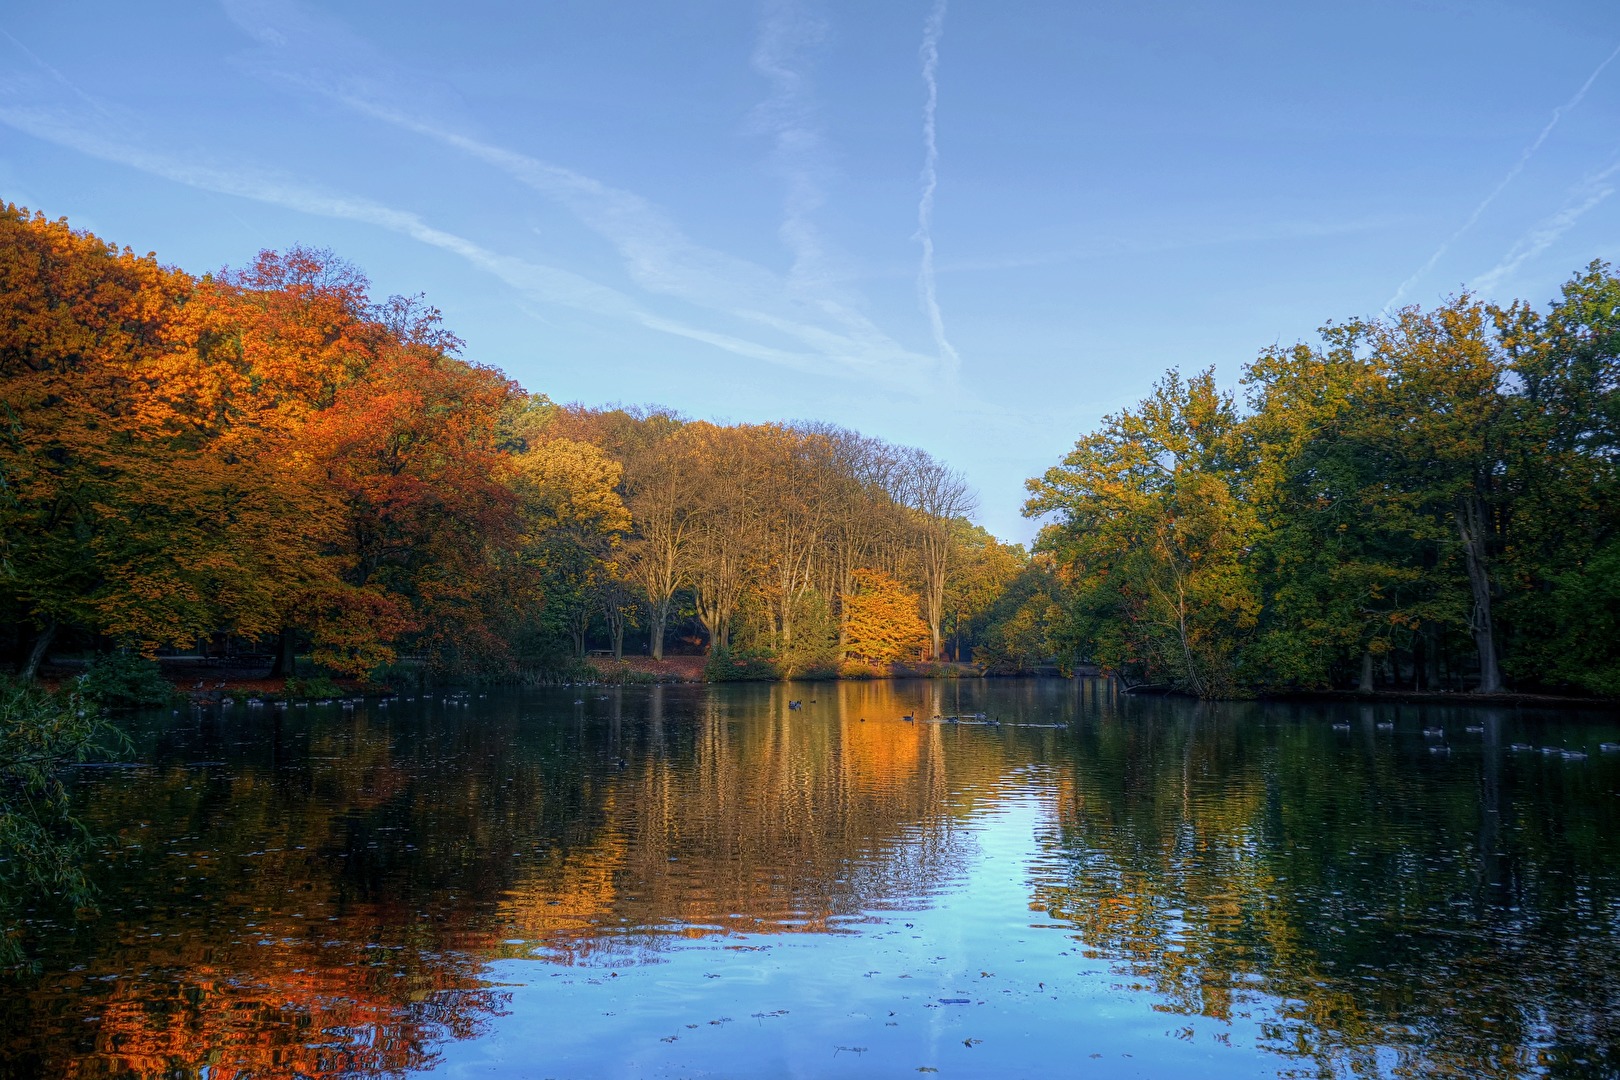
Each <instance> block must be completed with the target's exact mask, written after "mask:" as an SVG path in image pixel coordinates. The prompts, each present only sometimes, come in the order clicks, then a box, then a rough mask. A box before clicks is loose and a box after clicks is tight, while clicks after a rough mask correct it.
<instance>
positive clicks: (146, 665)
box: [76, 652, 175, 709]
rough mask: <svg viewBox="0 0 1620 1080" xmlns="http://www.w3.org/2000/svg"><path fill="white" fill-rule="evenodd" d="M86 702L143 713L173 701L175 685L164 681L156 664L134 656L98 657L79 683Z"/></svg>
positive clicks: (79, 689)
mask: <svg viewBox="0 0 1620 1080" xmlns="http://www.w3.org/2000/svg"><path fill="white" fill-rule="evenodd" d="M76 689H77V691H78V693H79V694H80V695H81V696H82V697H83V698H84V700H85V701H87V702H90V703H91V704H93V705H97V706H100V707H101V708H103V709H142V708H152V707H155V706H158V705H167V704H169V702H171V701H173V700H174V697H175V689H174V684H173V683H171V682H169V680H168V679H165V678H164V677H163V672H162V671H161V670H160V669H159V668H158V666H157V662H156V661H154V660H148V659H146V657H144V656H138V655H136V654H135V653H127V652H116V653H109V654H107V655H105V656H98V657H96V658H95V659H94V660H92V661H91V662H90V666H89V668H87V669H86V670H85V673H84V674H83V675H80V676H79V678H78V680H77V687H76Z"/></svg>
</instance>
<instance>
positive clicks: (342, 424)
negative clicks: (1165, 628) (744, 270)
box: [0, 206, 1027, 677]
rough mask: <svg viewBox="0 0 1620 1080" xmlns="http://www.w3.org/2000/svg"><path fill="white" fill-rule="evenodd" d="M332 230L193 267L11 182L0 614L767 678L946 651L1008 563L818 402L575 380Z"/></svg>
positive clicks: (990, 599) (91, 629)
mask: <svg viewBox="0 0 1620 1080" xmlns="http://www.w3.org/2000/svg"><path fill="white" fill-rule="evenodd" d="M368 290H369V286H368V283H367V281H366V280H365V278H364V277H363V276H362V275H361V274H360V273H359V272H358V271H357V270H355V269H354V268H353V267H351V266H349V265H348V264H346V263H344V262H342V261H341V260H339V259H337V258H336V257H334V256H332V255H331V254H330V253H326V252H317V251H308V250H301V249H295V250H292V251H289V252H285V253H276V252H264V253H262V254H261V255H260V256H259V257H258V258H257V259H256V260H255V261H254V262H253V264H252V265H251V266H249V267H247V268H246V269H243V270H236V271H225V272H221V273H218V274H208V275H202V276H194V275H191V274H188V273H185V272H184V271H181V270H177V269H174V268H171V267H166V266H163V265H161V264H160V263H159V262H158V261H157V259H156V257H155V256H152V255H147V256H137V255H135V254H134V253H133V252H131V251H129V250H128V249H123V250H120V249H118V248H117V247H115V246H113V245H111V244H108V243H106V242H104V241H102V240H100V239H98V238H96V237H94V236H91V235H89V234H86V233H83V232H79V231H75V230H73V229H72V228H71V227H70V226H69V225H68V224H67V223H66V222H65V221H48V220H46V219H45V218H43V217H42V216H40V215H30V214H29V213H28V212H27V211H25V210H23V209H21V208H18V207H16V206H5V207H4V208H3V209H0V626H3V627H5V628H6V629H5V630H4V631H0V632H3V633H4V634H5V637H4V638H3V639H0V647H3V648H5V649H7V650H9V652H10V653H11V655H12V659H13V661H14V662H13V665H12V666H13V668H14V669H16V670H19V671H20V672H21V673H22V674H23V675H25V676H28V677H31V676H33V675H34V673H35V672H36V671H37V669H38V667H39V665H40V664H41V662H42V661H43V660H44V659H45V657H46V656H47V654H48V652H49V651H50V650H51V649H52V648H53V647H56V648H60V647H66V646H71V647H76V648H81V649H82V648H86V647H90V648H102V649H106V648H123V649H128V650H133V651H136V652H143V653H147V654H151V653H153V652H154V651H156V650H158V649H160V648H164V647H173V648H180V649H189V648H193V647H196V645H197V644H198V643H199V642H207V641H209V640H230V641H236V642H245V643H248V644H250V645H251V646H253V647H256V648H260V649H263V650H264V651H266V652H270V653H273V654H274V656H275V657H276V665H277V670H278V671H279V672H280V673H281V674H291V673H292V671H293V663H294V657H295V656H296V655H298V654H301V653H304V652H308V653H309V654H310V655H311V656H312V657H313V658H314V660H315V661H316V662H318V663H319V664H321V665H323V666H324V667H325V668H327V669H329V670H331V671H333V672H338V673H345V674H350V675H355V676H361V675H368V674H377V673H379V672H386V671H387V670H388V669H389V667H390V666H391V665H394V664H396V663H397V662H399V661H400V659H401V658H402V657H411V658H413V659H414V660H416V661H418V662H420V663H421V664H424V665H426V666H427V667H428V668H431V669H433V670H436V671H439V672H443V673H472V672H477V673H486V674H506V675H512V674H516V675H522V674H525V673H533V672H537V671H546V670H555V669H556V668H557V666H558V665H565V664H567V663H568V662H570V661H572V660H577V659H578V658H580V657H582V656H583V655H584V654H585V653H586V652H587V651H588V649H590V648H592V647H597V648H603V649H611V650H612V651H613V652H614V653H620V652H623V651H624V650H625V648H626V642H627V641H629V642H631V648H632V650H635V651H639V649H638V648H637V646H638V644H639V643H640V642H645V648H646V650H647V651H648V652H650V653H651V654H652V655H653V656H655V657H658V656H662V655H663V652H664V649H665V648H666V644H667V643H668V642H670V641H671V640H672V639H675V640H679V639H681V638H688V639H691V640H692V641H694V642H695V643H696V644H697V645H698V646H699V647H712V648H714V649H719V650H725V651H727V652H728V653H730V652H737V651H741V652H743V653H746V654H748V656H749V657H750V658H751V659H752V660H753V661H757V662H759V663H760V664H762V665H763V667H764V669H765V670H767V671H768V672H770V673H773V674H783V675H793V674H803V673H807V672H811V671H835V670H838V669H840V668H843V667H847V666H849V665H854V666H855V667H857V668H862V669H873V668H882V667H884V666H886V665H888V664H892V663H893V662H895V661H904V660H923V659H928V658H938V657H941V656H943V655H945V654H947V653H949V654H950V655H953V656H962V657H965V656H967V655H969V654H971V651H972V649H973V647H974V645H975V643H976V642H977V640H978V639H979V637H981V636H984V635H985V634H986V627H987V623H986V613H987V612H988V611H989V610H990V608H991V607H992V606H993V605H994V603H995V601H996V600H997V598H998V597H999V596H1000V595H1001V593H1002V591H1003V588H1004V586H1005V585H1006V584H1007V583H1008V582H1010V581H1012V580H1013V579H1014V578H1015V577H1017V576H1018V575H1019V574H1021V573H1025V572H1027V566H1026V563H1027V559H1026V557H1025V555H1024V553H1023V551H1022V550H1021V549H1018V548H1016V547H1008V546H1005V545H1001V544H1000V543H998V542H997V541H996V540H995V539H994V538H992V537H990V536H989V534H987V533H985V532H984V531H983V530H982V529H979V528H977V527H976V526H973V525H972V524H970V522H969V521H968V519H967V515H968V514H969V513H970V512H971V510H972V508H973V502H972V498H971V495H970V493H969V491H968V488H967V486H966V484H965V483H964V481H963V479H962V477H961V476H960V475H959V474H958V473H956V472H954V471H953V470H951V469H950V468H948V467H947V466H945V465H943V464H942V463H940V462H938V461H936V460H935V459H933V458H931V457H930V456H928V455H927V454H925V453H923V452H922V451H920V450H914V449H908V448H903V447H896V446H891V445H888V444H886V443H883V442H881V441H879V440H875V439H870V438H866V437H864V436H861V435H858V434H856V433H854V432H850V431H845V430H842V429H839V428H833V427H829V426H819V425H797V426H791V425H783V424H754V425H734V426H722V425H716V424H711V423H704V422H692V421H687V420H684V419H682V418H680V417H678V416H676V415H674V414H672V413H668V412H664V411H659V410H626V409H609V410H591V409H585V408H581V407H572V406H570V407H563V406H558V405H556V404H554V403H553V402H552V401H550V400H549V399H548V398H546V397H545V396H543V395H538V394H531V393H528V392H525V391H524V390H523V389H521V388H520V387H518V386H517V385H516V384H515V383H513V382H512V381H511V380H509V379H508V378H506V377H505V376H504V375H503V374H502V373H501V372H500V371H498V370H496V369H494V368H490V367H486V366H481V365H479V364H476V363H472V362H470V361H468V360H465V359H463V358H461V356H460V350H461V342H460V341H459V340H458V339H457V338H456V337H455V336H454V335H453V334H451V333H450V332H449V331H448V330H446V329H445V328H444V326H443V325H442V323H441V321H440V318H439V313H438V312H437V311H435V310H434V309H432V308H431V307H428V306H426V305H425V304H424V303H423V302H422V300H421V299H420V298H419V297H418V298H402V297H391V298H389V299H388V300H385V301H382V302H375V301H373V300H372V299H371V297H370V295H369V291H368Z"/></svg>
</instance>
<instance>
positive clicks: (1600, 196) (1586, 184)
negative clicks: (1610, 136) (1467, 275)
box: [1474, 164, 1620, 292]
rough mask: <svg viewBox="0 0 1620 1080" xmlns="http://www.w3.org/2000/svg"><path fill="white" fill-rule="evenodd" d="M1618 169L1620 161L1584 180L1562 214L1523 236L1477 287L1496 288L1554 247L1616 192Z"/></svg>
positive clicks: (1477, 283) (1482, 275)
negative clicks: (1522, 267)
mask: <svg viewBox="0 0 1620 1080" xmlns="http://www.w3.org/2000/svg"><path fill="white" fill-rule="evenodd" d="M1617 172H1620V164H1616V165H1610V166H1609V167H1608V168H1606V169H1603V170H1601V171H1599V172H1596V173H1594V174H1592V175H1591V176H1588V177H1586V178H1585V179H1584V180H1582V181H1581V182H1580V183H1579V184H1578V185H1576V187H1575V189H1574V190H1573V191H1572V192H1571V193H1570V198H1569V199H1568V200H1566V201H1565V203H1564V205H1563V207H1562V208H1561V209H1560V210H1559V211H1558V213H1556V214H1554V215H1553V216H1552V217H1550V218H1548V219H1547V220H1546V221H1543V222H1542V223H1541V224H1540V225H1537V226H1536V227H1535V228H1534V229H1531V230H1530V232H1528V233H1526V234H1525V235H1524V236H1522V237H1520V238H1519V242H1518V243H1516V244H1514V245H1513V249H1512V250H1511V251H1509V252H1508V253H1507V254H1506V255H1504V256H1502V261H1501V262H1499V263H1497V264H1496V265H1495V266H1493V267H1492V268H1491V269H1489V270H1487V271H1486V272H1485V273H1483V274H1481V275H1480V276H1479V277H1478V278H1476V279H1475V281H1474V288H1475V289H1478V290H1479V291H1480V292H1488V291H1489V290H1491V289H1494V288H1495V287H1496V286H1497V284H1498V283H1500V282H1501V280H1502V279H1503V278H1505V277H1507V275H1509V274H1511V273H1513V271H1515V270H1517V269H1518V268H1519V267H1520V266H1522V265H1523V264H1524V263H1525V262H1526V261H1528V260H1530V259H1533V258H1535V257H1536V256H1537V255H1540V254H1541V253H1542V252H1543V251H1546V250H1547V249H1548V248H1549V247H1551V246H1552V245H1553V243H1554V242H1555V241H1557V240H1558V238H1559V237H1561V236H1563V235H1564V234H1565V233H1567V232H1568V231H1569V230H1570V229H1572V228H1574V227H1575V223H1576V222H1577V221H1579V220H1580V219H1581V218H1582V217H1583V216H1585V214H1586V212H1587V211H1589V210H1591V209H1592V208H1594V207H1595V206H1597V205H1598V204H1599V203H1601V202H1602V201H1603V200H1605V199H1607V198H1608V197H1609V196H1610V195H1613V194H1614V185H1613V184H1612V183H1610V182H1609V178H1610V177H1612V176H1614V174H1615V173H1617Z"/></svg>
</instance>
